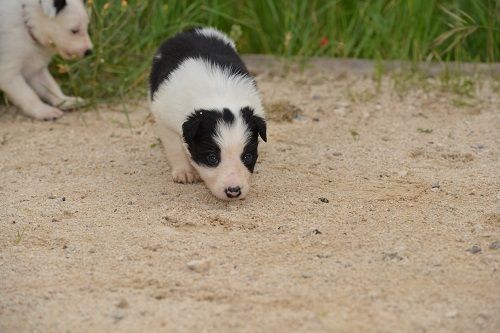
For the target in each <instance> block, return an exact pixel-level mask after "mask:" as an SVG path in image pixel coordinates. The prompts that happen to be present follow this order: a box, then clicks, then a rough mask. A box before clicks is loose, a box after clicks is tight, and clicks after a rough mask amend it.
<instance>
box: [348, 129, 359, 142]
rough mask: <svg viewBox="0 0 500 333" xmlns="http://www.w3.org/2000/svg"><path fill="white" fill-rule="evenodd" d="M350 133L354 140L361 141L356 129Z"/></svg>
mask: <svg viewBox="0 0 500 333" xmlns="http://www.w3.org/2000/svg"><path fill="white" fill-rule="evenodd" d="M349 132H350V133H351V136H352V139H353V140H354V141H358V140H359V133H358V131H356V130H355V129H351V130H350V131H349Z"/></svg>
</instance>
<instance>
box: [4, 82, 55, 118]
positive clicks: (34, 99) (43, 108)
mask: <svg viewBox="0 0 500 333" xmlns="http://www.w3.org/2000/svg"><path fill="white" fill-rule="evenodd" d="M0 89H1V90H3V91H4V92H5V93H6V94H7V97H8V98H9V99H10V100H11V101H12V102H13V103H14V104H15V105H17V106H18V107H20V108H21V110H22V111H23V112H24V113H26V114H27V115H29V116H32V117H34V118H36V119H40V120H53V119H56V118H59V117H61V116H62V115H63V112H62V111H61V110H59V109H57V108H54V107H52V106H50V105H47V104H45V103H43V102H42V101H41V100H40V98H39V97H38V96H37V95H36V94H35V92H34V91H33V89H31V87H30V86H29V85H28V83H26V81H25V80H24V78H23V77H22V75H20V74H19V75H17V76H15V77H14V78H13V79H11V80H10V81H8V82H6V81H5V82H1V83H0Z"/></svg>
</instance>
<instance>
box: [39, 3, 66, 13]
mask: <svg viewBox="0 0 500 333" xmlns="http://www.w3.org/2000/svg"><path fill="white" fill-rule="evenodd" d="M40 5H41V6H42V10H43V12H44V13H45V15H47V16H48V17H55V16H56V15H57V14H58V13H59V12H60V11H61V10H63V9H64V7H66V0H40Z"/></svg>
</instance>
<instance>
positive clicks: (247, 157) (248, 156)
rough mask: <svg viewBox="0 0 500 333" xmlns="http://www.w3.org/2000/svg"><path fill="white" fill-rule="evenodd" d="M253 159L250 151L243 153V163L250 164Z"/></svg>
mask: <svg viewBox="0 0 500 333" xmlns="http://www.w3.org/2000/svg"><path fill="white" fill-rule="evenodd" d="M252 161H253V155H252V154H250V153H246V154H245V155H243V163H244V164H251V163H252Z"/></svg>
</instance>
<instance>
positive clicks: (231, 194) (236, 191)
mask: <svg viewBox="0 0 500 333" xmlns="http://www.w3.org/2000/svg"><path fill="white" fill-rule="evenodd" d="M225 192H226V195H227V197H228V198H237V197H239V196H240V195H241V188H240V187H239V186H234V187H228V188H226V191H225Z"/></svg>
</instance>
